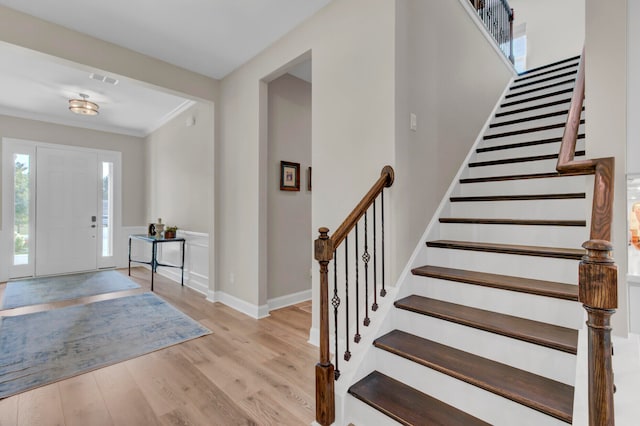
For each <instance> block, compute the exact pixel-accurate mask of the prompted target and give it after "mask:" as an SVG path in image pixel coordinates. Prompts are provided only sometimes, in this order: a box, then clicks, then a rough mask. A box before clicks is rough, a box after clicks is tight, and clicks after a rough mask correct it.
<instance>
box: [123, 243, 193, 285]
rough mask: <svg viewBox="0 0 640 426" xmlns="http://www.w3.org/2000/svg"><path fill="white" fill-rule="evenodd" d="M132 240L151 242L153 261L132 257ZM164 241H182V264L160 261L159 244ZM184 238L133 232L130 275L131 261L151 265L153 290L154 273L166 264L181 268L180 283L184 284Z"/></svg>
mask: <svg viewBox="0 0 640 426" xmlns="http://www.w3.org/2000/svg"><path fill="white" fill-rule="evenodd" d="M131 240H140V241H144V242H145V243H151V261H150V262H146V261H143V260H134V259H131ZM164 243H180V254H181V257H182V264H181V265H167V264H164V263H160V262H158V244H164ZM184 243H185V239H184V238H156V237H150V236H148V235H146V234H133V235H129V276H131V262H133V263H144V264H145V265H150V266H151V291H153V275H154V273H155V272H157V270H158V266H165V267H167V268H180V269H181V272H182V275H181V278H180V283H181V284H182V285H184Z"/></svg>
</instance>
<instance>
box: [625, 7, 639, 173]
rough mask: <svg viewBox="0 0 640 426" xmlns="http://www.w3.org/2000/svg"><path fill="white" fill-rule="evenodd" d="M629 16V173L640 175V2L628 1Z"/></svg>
mask: <svg viewBox="0 0 640 426" xmlns="http://www.w3.org/2000/svg"><path fill="white" fill-rule="evenodd" d="M628 2H629V14H628V18H627V19H628V25H629V35H628V38H627V40H633V41H634V42H630V43H628V60H629V71H628V73H627V76H628V78H629V81H628V102H629V110H628V111H627V117H628V121H627V125H628V132H629V134H628V135H627V138H628V139H627V145H628V152H627V172H628V173H633V174H639V173H640V121H639V120H638V117H640V49H638V45H637V42H636V40H640V0H628Z"/></svg>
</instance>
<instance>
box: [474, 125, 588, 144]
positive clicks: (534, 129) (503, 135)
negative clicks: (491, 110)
mask: <svg viewBox="0 0 640 426" xmlns="http://www.w3.org/2000/svg"><path fill="white" fill-rule="evenodd" d="M584 123H585V121H584V120H580V124H584ZM566 125H567V123H566V122H563V123H556V124H549V125H546V126H538V127H530V128H528V129H520V130H512V131H510V132H502V133H495V134H492V135H484V136H483V137H482V139H483V140H485V141H487V140H491V139H500V138H506V137H509V136H516V135H524V134H526V133H535V132H544V131H545V130H554V129H562V128H564V127H565V126H566Z"/></svg>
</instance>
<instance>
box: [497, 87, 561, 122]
mask: <svg viewBox="0 0 640 426" xmlns="http://www.w3.org/2000/svg"><path fill="white" fill-rule="evenodd" d="M570 98H571V96H570V95H569V94H568V93H567V95H566V97H565V99H567V102H563V103H559V104H557V105H552V106H548V107H544V108H536V109H533V110H530V111H523V112H518V113H513V114H507V115H503V116H498V117H495V116H494V117H493V119H492V120H491V123H500V122H503V121H509V120H517V119H520V118H527V117H531V116H532V115H542V114H549V113H552V112H558V111H568V110H569V106H570V105H571V102H570ZM547 103H551V101H550V102H542V103H540V105H542V104H547ZM514 109H519V108H511V110H514ZM498 113H499V112H498Z"/></svg>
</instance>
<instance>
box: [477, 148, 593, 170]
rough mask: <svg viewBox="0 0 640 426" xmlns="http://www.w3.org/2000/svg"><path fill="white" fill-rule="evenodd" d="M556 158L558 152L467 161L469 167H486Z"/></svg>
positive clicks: (578, 152) (578, 153)
mask: <svg viewBox="0 0 640 426" xmlns="http://www.w3.org/2000/svg"><path fill="white" fill-rule="evenodd" d="M574 156H575V157H584V156H585V151H576V152H575V153H574ZM557 158H558V154H546V155H531V156H529V157H515V158H503V159H500V160H490V161H474V162H472V163H469V167H487V166H499V165H504V164H516V163H530V162H533V161H545V160H555V159H557Z"/></svg>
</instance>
